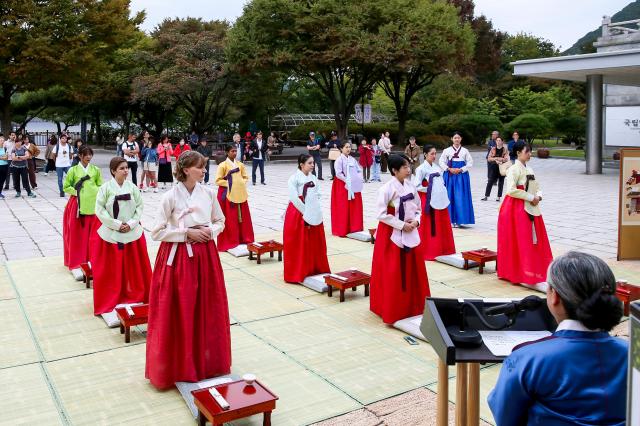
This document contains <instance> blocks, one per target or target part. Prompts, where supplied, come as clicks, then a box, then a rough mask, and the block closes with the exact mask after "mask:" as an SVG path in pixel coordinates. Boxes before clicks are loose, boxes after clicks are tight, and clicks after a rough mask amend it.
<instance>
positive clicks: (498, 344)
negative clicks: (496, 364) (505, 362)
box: [478, 330, 551, 356]
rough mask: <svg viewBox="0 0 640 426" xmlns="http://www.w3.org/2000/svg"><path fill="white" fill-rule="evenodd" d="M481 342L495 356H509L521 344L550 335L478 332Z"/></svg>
mask: <svg viewBox="0 0 640 426" xmlns="http://www.w3.org/2000/svg"><path fill="white" fill-rule="evenodd" d="M478 331H479V333H480V335H481V336H482V341H483V342H484V344H485V345H486V346H487V348H488V349H489V350H490V351H491V353H492V354H493V355H495V356H509V355H511V351H512V350H513V348H514V347H516V346H518V345H519V344H521V343H525V342H531V341H533V340H538V339H542V338H543V337H547V336H550V335H551V333H550V332H549V331H546V330H542V331H513V330H510V331H494V330H478Z"/></svg>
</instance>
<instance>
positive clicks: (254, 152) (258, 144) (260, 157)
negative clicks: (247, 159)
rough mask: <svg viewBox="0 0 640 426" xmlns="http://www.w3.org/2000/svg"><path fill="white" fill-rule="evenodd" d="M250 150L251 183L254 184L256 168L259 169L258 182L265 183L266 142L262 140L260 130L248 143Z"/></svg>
mask: <svg viewBox="0 0 640 426" xmlns="http://www.w3.org/2000/svg"><path fill="white" fill-rule="evenodd" d="M249 147H250V148H249V150H250V151H251V159H252V168H251V178H252V181H253V184H254V185H255V184H256V170H257V169H258V168H259V169H260V183H261V184H263V185H266V183H265V181H264V160H265V159H266V158H267V150H268V149H269V147H268V146H267V142H266V141H263V140H262V131H258V133H257V134H256V138H255V139H254V140H253V141H251V144H250V145H249Z"/></svg>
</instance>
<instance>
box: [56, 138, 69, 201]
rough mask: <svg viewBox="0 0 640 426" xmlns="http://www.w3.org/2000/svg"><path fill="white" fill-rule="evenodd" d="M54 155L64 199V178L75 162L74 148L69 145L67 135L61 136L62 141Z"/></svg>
mask: <svg viewBox="0 0 640 426" xmlns="http://www.w3.org/2000/svg"><path fill="white" fill-rule="evenodd" d="M53 154H54V155H55V157H56V174H57V175H58V189H59V190H60V197H64V176H65V175H66V174H67V172H68V171H69V168H70V167H71V161H72V160H73V148H72V147H71V145H69V143H68V136H67V135H65V134H63V135H61V136H60V141H59V142H58V144H57V145H56V147H55V148H54V149H53Z"/></svg>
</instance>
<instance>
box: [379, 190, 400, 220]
mask: <svg viewBox="0 0 640 426" xmlns="http://www.w3.org/2000/svg"><path fill="white" fill-rule="evenodd" d="M391 200H392V197H391V196H390V194H388V192H387V191H385V187H382V188H380V191H379V192H378V200H377V202H376V209H377V211H378V214H377V216H378V220H379V221H380V222H382V223H386V224H387V225H389V226H390V227H392V228H395V229H402V228H404V222H403V221H401V220H400V219H398V218H397V217H396V216H395V215H392V214H389V213H387V206H388V205H389V202H390V201H391Z"/></svg>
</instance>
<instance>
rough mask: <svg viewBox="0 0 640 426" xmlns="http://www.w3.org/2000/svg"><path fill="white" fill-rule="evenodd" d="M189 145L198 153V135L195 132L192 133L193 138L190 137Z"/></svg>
mask: <svg viewBox="0 0 640 426" xmlns="http://www.w3.org/2000/svg"><path fill="white" fill-rule="evenodd" d="M205 140H206V139H205ZM189 144H190V145H191V149H195V150H196V151H197V149H196V148H197V147H198V134H197V133H196V131H195V130H192V131H191V136H189Z"/></svg>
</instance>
